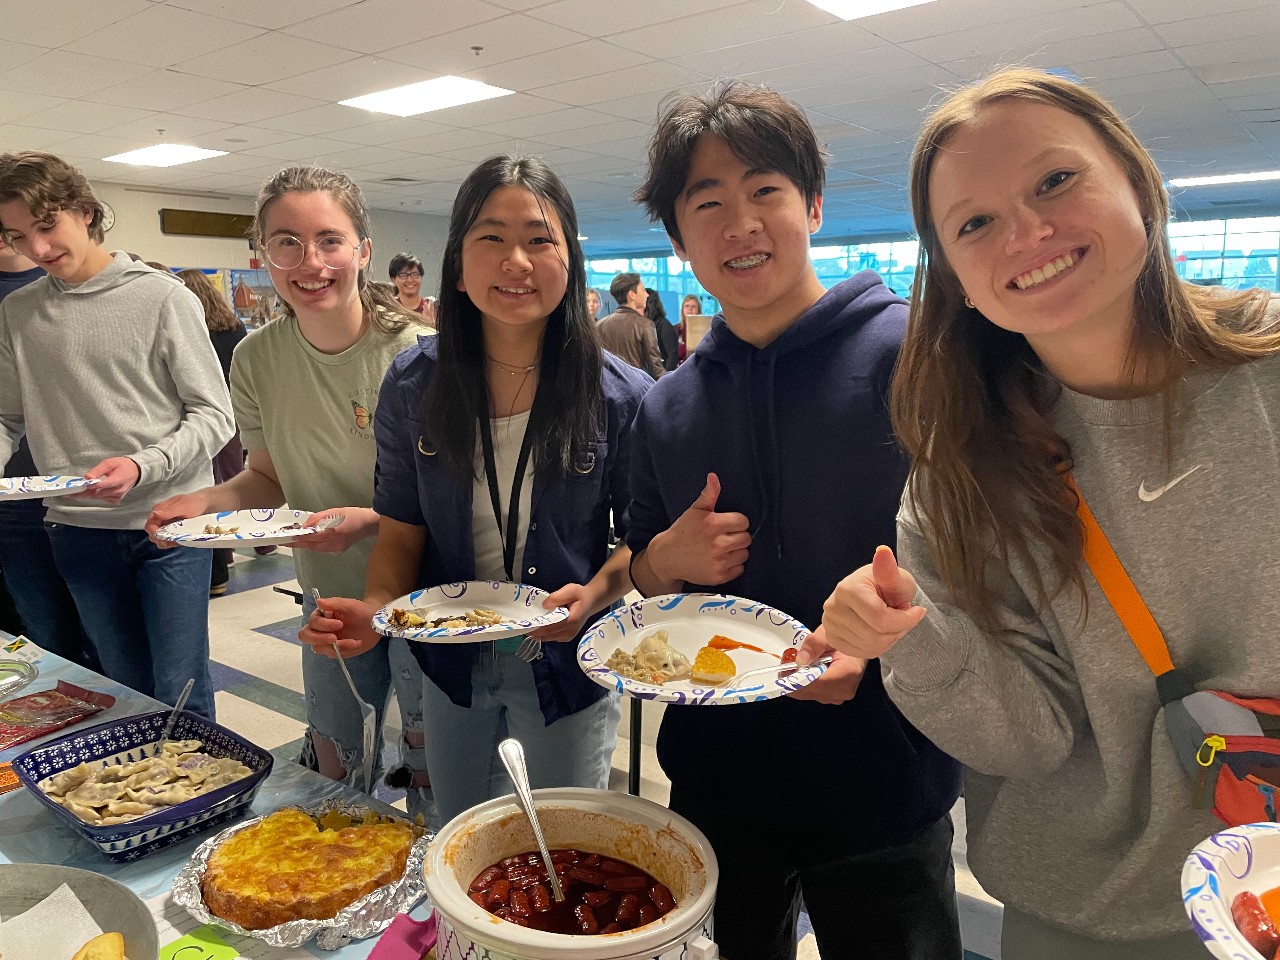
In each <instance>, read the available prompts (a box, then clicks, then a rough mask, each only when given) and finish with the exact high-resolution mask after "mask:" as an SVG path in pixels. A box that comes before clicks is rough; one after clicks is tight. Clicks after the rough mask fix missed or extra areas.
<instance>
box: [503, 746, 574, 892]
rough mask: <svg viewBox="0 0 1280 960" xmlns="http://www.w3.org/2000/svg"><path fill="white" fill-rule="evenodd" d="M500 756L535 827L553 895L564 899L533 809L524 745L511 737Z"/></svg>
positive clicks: (522, 808) (524, 809) (517, 798)
mask: <svg viewBox="0 0 1280 960" xmlns="http://www.w3.org/2000/svg"><path fill="white" fill-rule="evenodd" d="M498 756H500V757H502V763H503V765H504V766H505V767H506V768H507V773H508V774H510V776H511V782H512V783H514V784H515V787H516V800H517V801H518V802H519V804H520V809H521V810H523V811H524V813H525V816H527V817H528V818H529V823H530V825H531V826H532V827H533V836H534V839H535V840H537V841H538V852H539V853H541V854H542V865H543V866H544V867H546V868H547V879H548V880H550V881H551V895H552V896H553V897H555V899H556V902H557V903H560V902H563V901H564V890H562V889H561V888H560V878H559V877H558V876H556V868H555V864H553V863H552V862H551V851H550V850H548V849H547V841H546V839H545V838H544V837H543V836H542V824H541V823H539V822H538V814H537V811H535V810H534V809H533V791H531V790H530V789H529V771H528V770H526V769H525V765H524V747H522V746H520V741H519V740H516V739H515V738H514V737H509V738H508V739H506V740H503V741H502V742H501V743H500V744H498Z"/></svg>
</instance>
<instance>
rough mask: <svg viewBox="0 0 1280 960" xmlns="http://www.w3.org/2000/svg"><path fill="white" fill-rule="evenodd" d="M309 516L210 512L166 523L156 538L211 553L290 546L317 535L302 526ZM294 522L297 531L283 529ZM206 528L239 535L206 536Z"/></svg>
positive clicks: (285, 512) (279, 512)
mask: <svg viewBox="0 0 1280 960" xmlns="http://www.w3.org/2000/svg"><path fill="white" fill-rule="evenodd" d="M309 516H311V513H310V512H309V511H306V510H265V509H264V510H228V511H226V512H224V513H206V514H205V515H204V516H202V517H188V518H187V519H186V520H175V521H174V522H173V523H169V524H165V525H164V526H163V527H161V528H160V529H159V530H157V531H156V539H157V540H166V541H168V542H169V543H176V544H178V545H179V546H182V547H201V548H204V549H207V550H212V549H215V548H218V549H220V548H222V547H244V546H253V547H259V546H265V545H266V544H268V543H288V542H289V541H290V540H296V539H297V538H298V537H305V536H308V535H310V534H313V533H315V532H316V528H315V527H304V526H302V522H303V521H304V520H306V519H307V517H309ZM294 523H296V524H297V525H298V526H297V527H296V528H295V529H292V530H284V529H281V528H283V527H285V526H288V525H289V524H294ZM205 527H221V528H222V529H223V530H231V529H234V530H235V531H236V532H235V533H205Z"/></svg>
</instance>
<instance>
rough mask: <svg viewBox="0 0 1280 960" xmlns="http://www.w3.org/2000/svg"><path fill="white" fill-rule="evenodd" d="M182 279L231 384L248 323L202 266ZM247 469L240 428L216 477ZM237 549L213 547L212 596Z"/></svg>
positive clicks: (222, 585) (220, 458)
mask: <svg viewBox="0 0 1280 960" xmlns="http://www.w3.org/2000/svg"><path fill="white" fill-rule="evenodd" d="M178 279H179V280H181V281H182V282H183V283H184V284H185V285H186V287H187V289H188V290H190V291H191V292H192V293H194V294H195V295H196V299H197V300H199V301H200V306H201V307H202V308H204V324H205V326H206V327H208V329H209V340H210V342H212V343H213V349H214V352H215V353H217V354H218V364H219V365H220V366H221V367H222V376H223V379H224V380H225V381H226V383H227V386H228V388H229V387H230V386H231V354H232V352H233V351H234V350H235V348H236V345H237V344H239V343H240V341H241V340H243V339H244V338H245V337H246V336H247V335H248V331H247V330H245V328H244V324H243V323H241V322H240V318H239V317H237V316H236V315H235V313H234V312H232V310H231V303H230V302H229V301H228V300H227V298H226V297H224V296H223V295H222V294H221V293H220V292H219V291H218V289H217V288H216V287H215V286H214V285H213V283H211V282H210V280H209V278H208V277H206V276H205V275H204V274H203V273H201V272H200V271H199V270H181V271H179V272H178ZM243 469H244V447H243V445H241V443H240V431H239V430H237V431H236V432H235V433H234V434H233V435H232V437H231V439H230V440H228V441H227V444H226V446H224V447H223V448H222V449H221V450H219V451H218V455H217V456H216V457H214V458H213V481H214V483H225V482H226V481H228V480H230V479H231V478H232V477H234V476H235V475H236V474H238V473H239V472H240V471H241V470H243ZM233 555H234V551H232V550H231V549H229V548H228V549H219V550H214V551H213V573H212V576H211V579H210V582H209V596H210V597H220V596H222V595H223V594H224V593H226V592H227V581H228V580H229V579H230V577H231V571H230V569H229V567H230V564H231V560H232V557H233Z"/></svg>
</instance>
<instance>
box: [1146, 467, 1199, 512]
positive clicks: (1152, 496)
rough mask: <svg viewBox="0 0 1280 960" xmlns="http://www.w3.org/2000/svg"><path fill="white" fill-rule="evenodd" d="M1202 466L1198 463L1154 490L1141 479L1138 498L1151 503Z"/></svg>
mask: <svg viewBox="0 0 1280 960" xmlns="http://www.w3.org/2000/svg"><path fill="white" fill-rule="evenodd" d="M1203 466H1204V464H1203V463H1201V464H1198V465H1197V466H1194V467H1192V468H1191V469H1190V470H1188V471H1187V472H1186V473H1184V474H1183V475H1182V476H1180V477H1174V478H1173V479H1172V480H1170V481H1169V482H1168V483H1166V484H1164V485H1163V486H1160V487H1156V488H1155V489H1154V490H1148V489H1147V481H1145V480H1143V481H1142V483H1140V484H1138V499H1139V500H1141V501H1142V502H1143V503H1151V502H1152V501H1154V500H1159V499H1160V498H1161V497H1163V496H1164V495H1165V493H1166V492H1168V491H1169V490H1171V489H1173V488H1174V487H1176V486H1177V485H1178V484H1180V483H1181V482H1182V481H1183V480H1185V479H1187V477H1189V476H1191V475H1192V474H1193V473H1195V472H1196V471H1197V470H1199V469H1200V468H1201V467H1203Z"/></svg>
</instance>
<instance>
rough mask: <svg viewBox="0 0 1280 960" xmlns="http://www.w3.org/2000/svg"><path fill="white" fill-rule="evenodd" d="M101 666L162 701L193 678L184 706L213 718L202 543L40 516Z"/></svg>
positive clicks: (206, 570) (207, 558) (208, 563)
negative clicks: (157, 539) (166, 545)
mask: <svg viewBox="0 0 1280 960" xmlns="http://www.w3.org/2000/svg"><path fill="white" fill-rule="evenodd" d="M45 528H46V529H47V530H48V531H49V540H50V542H51V543H52V544H53V556H54V560H55V561H56V562H57V565H58V571H59V572H60V573H61V574H62V577H63V579H64V580H66V581H67V587H68V588H69V589H70V590H71V596H72V598H74V600H75V603H76V609H77V610H78V611H79V612H80V622H81V623H83V624H84V630H85V633H86V634H87V635H88V637H89V640H90V642H91V643H92V644H93V649H94V651H95V652H96V653H97V655H98V659H99V660H100V661H101V662H102V671H103V673H105V674H106V675H107V676H108V677H110V678H111V679H112V680H115V681H117V682H119V683H123V684H124V685H125V686H127V687H132V688H133V689H134V690H137V691H138V692H139V693H144V694H146V695H147V696H149V697H154V698H155V699H157V700H160V701H162V702H163V703H170V704H171V703H174V702H176V701H177V699H178V697H179V695H181V693H182V688H183V687H184V686H186V683H187V680H189V679H191V678H193V677H194V678H195V681H196V682H195V686H194V687H193V688H192V690H191V698H190V699H189V700H187V706H186V709H188V710H190V711H191V712H192V713H198V714H200V715H201V716H203V717H208V718H209V719H210V720H212V719H213V681H212V680H211V679H210V677H209V573H210V568H211V563H212V559H211V557H210V554H209V551H208V550H194V549H190V548H186V547H178V548H176V549H173V550H161V549H160V548H159V547H157V546H156V545H155V544H153V543H152V542H151V541H150V540H148V539H147V535H146V534H145V533H143V532H142V531H141V530H99V529H96V528H92V527H71V526H67V525H66V524H62V523H46V524H45Z"/></svg>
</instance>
